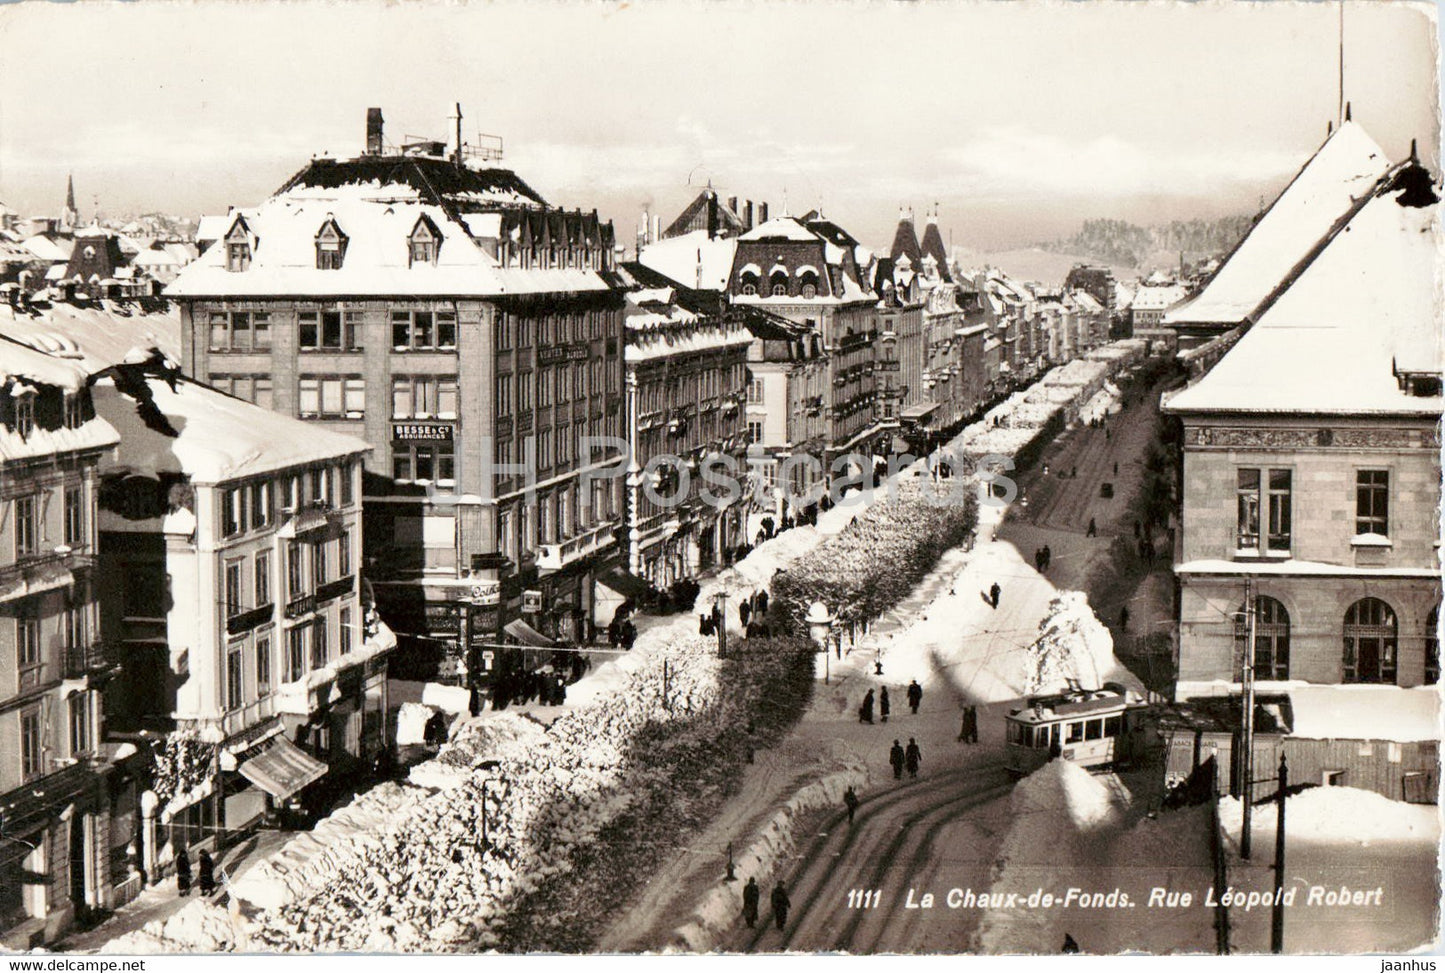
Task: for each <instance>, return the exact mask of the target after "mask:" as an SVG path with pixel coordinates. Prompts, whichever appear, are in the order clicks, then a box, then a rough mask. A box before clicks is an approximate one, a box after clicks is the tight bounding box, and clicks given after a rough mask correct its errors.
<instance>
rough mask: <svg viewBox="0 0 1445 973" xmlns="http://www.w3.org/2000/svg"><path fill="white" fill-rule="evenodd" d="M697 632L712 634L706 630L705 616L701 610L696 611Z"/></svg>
mask: <svg viewBox="0 0 1445 973" xmlns="http://www.w3.org/2000/svg"><path fill="white" fill-rule="evenodd" d="M697 634H699V635H711V634H712V633H711V632H709V631H708V624H707V616H706V615H704V614H703V613H702V612H698V613H697Z"/></svg>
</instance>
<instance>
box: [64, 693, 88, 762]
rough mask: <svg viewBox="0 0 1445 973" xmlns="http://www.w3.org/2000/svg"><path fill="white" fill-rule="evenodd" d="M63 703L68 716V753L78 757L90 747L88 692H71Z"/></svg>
mask: <svg viewBox="0 0 1445 973" xmlns="http://www.w3.org/2000/svg"><path fill="white" fill-rule="evenodd" d="M65 704H66V708H67V709H68V710H69V716H70V719H69V723H70V755H71V756H72V757H78V756H80V755H81V754H85V753H89V752H90V749H91V732H90V693H89V692H79V693H72V694H71V696H70V698H69V699H67V700H66V701H65Z"/></svg>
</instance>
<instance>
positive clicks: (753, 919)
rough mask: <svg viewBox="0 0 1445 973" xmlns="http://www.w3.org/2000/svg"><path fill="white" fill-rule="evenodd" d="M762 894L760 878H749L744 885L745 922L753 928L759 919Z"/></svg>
mask: <svg viewBox="0 0 1445 973" xmlns="http://www.w3.org/2000/svg"><path fill="white" fill-rule="evenodd" d="M761 896H762V890H761V889H759V888H758V880H757V879H756V878H749V879H748V884H746V885H744V886H743V922H746V923H747V924H748V928H749V929H751V928H753V926H755V925H757V921H758V900H759V898H760V897H761Z"/></svg>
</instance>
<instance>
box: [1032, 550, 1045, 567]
mask: <svg viewBox="0 0 1445 973" xmlns="http://www.w3.org/2000/svg"><path fill="white" fill-rule="evenodd" d="M1034 570H1035V571H1039V572H1042V571H1043V570H1044V549H1043V548H1042V547H1036V548H1034Z"/></svg>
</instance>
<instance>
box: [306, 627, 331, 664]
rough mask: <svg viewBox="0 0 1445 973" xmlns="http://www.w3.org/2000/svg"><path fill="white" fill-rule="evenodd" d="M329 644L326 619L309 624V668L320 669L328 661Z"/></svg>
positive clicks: (329, 653)
mask: <svg viewBox="0 0 1445 973" xmlns="http://www.w3.org/2000/svg"><path fill="white" fill-rule="evenodd" d="M330 655H331V642H330V640H329V639H328V638H327V632H326V619H324V618H318V619H316V620H315V621H313V622H312V623H311V668H313V669H320V668H321V667H322V666H324V665H326V663H327V662H328V661H330Z"/></svg>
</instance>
